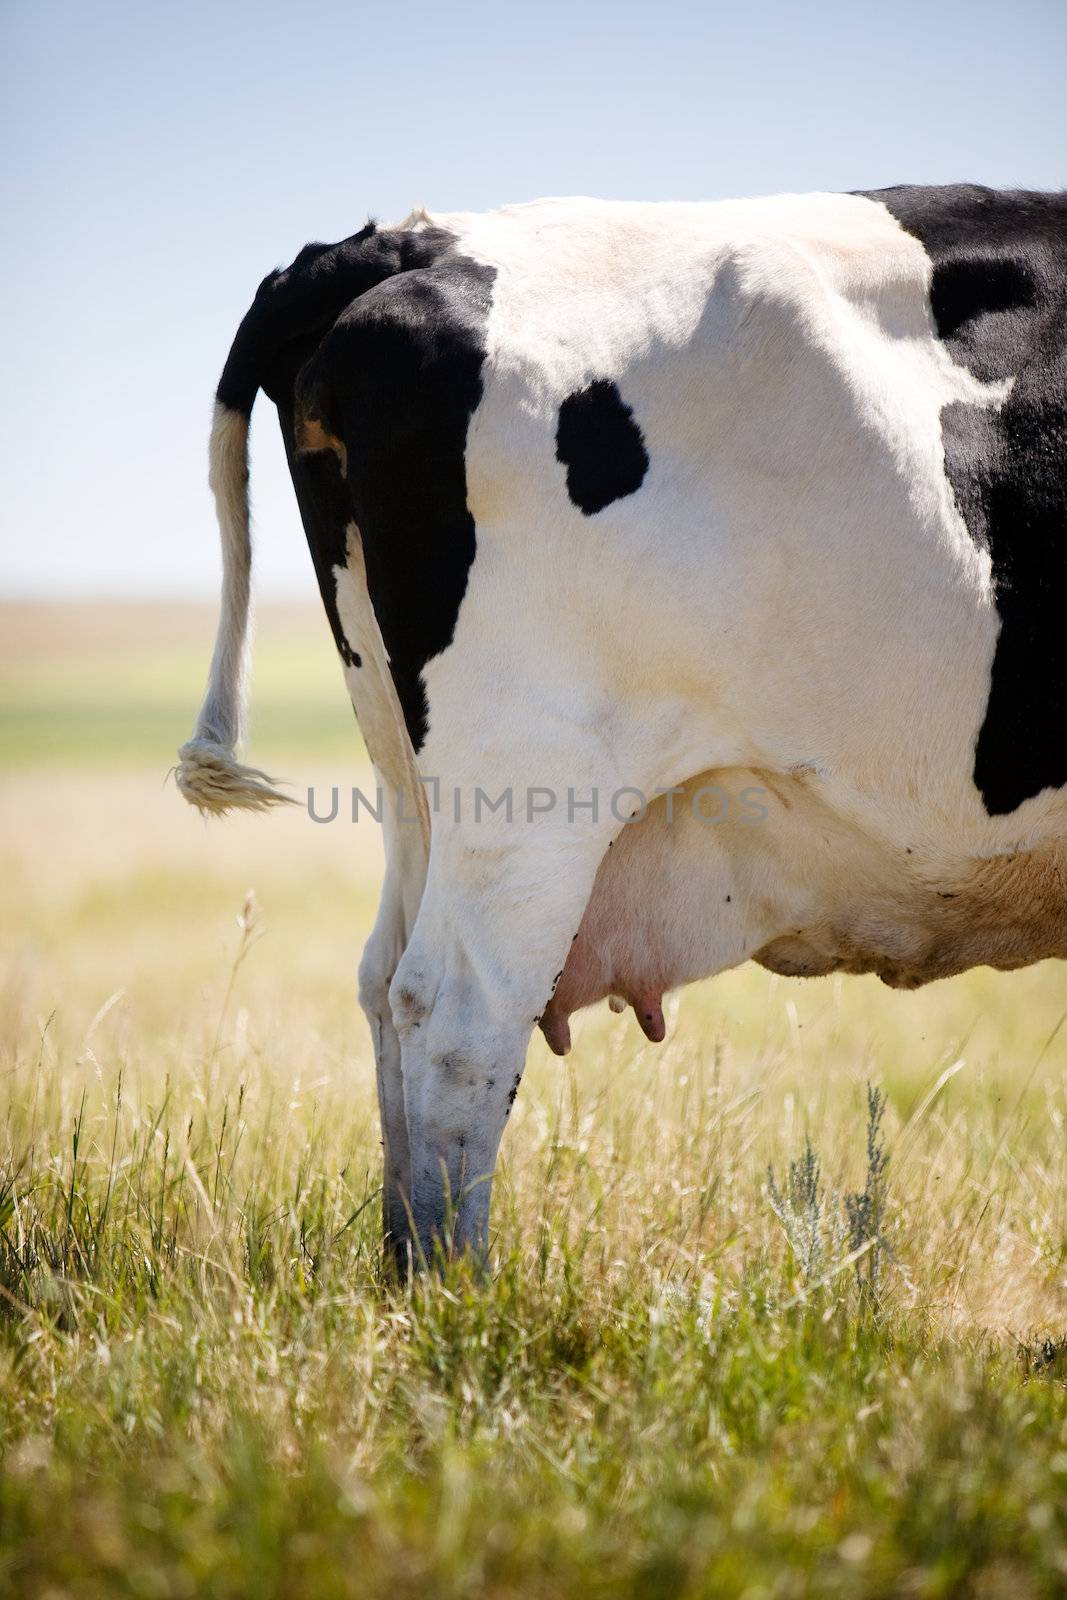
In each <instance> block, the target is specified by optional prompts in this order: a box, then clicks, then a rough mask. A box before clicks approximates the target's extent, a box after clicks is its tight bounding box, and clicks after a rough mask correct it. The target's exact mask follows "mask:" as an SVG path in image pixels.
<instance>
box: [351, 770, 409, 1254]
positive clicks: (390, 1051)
mask: <svg viewBox="0 0 1067 1600" xmlns="http://www.w3.org/2000/svg"><path fill="white" fill-rule="evenodd" d="M387 805H388V802H387ZM384 822H385V838H386V869H385V880H384V883H383V885H382V898H381V902H380V904H379V907H378V916H377V918H376V920H375V924H374V928H373V930H372V932H371V935H370V938H369V939H368V940H367V943H366V946H365V948H364V951H363V957H362V960H361V961H360V964H359V1001H360V1005H361V1006H362V1008H363V1012H364V1015H365V1016H366V1018H367V1024H368V1026H369V1028H370V1034H371V1039H372V1041H373V1044H374V1062H375V1071H376V1077H377V1087H378V1108H379V1111H380V1114H381V1125H382V1241H383V1246H384V1252H385V1263H386V1267H387V1269H390V1270H392V1271H394V1272H395V1273H397V1274H399V1275H403V1274H404V1273H405V1272H406V1271H407V1270H408V1266H409V1257H410V1249H411V1225H410V1204H409V1197H410V1194H411V1160H410V1154H409V1150H408V1132H407V1117H406V1112H405V1108H404V1082H403V1077H402V1071H401V1056H400V1039H399V1036H398V1034H397V1031H396V1027H395V1025H394V1022H393V1012H392V1007H391V1005H390V1003H389V986H390V984H391V983H392V980H393V975H394V974H395V972H396V969H397V966H398V965H399V962H400V958H401V956H402V954H403V951H404V947H405V945H406V944H407V941H408V934H409V932H410V930H411V927H412V924H413V923H414V920H415V913H416V911H417V908H418V903H419V898H420V896H421V893H422V883H423V878H424V875H425V858H424V856H423V855H422V851H421V843H420V841H415V840H411V839H407V838H405V837H404V832H405V825H404V824H401V823H398V822H397V820H396V817H395V814H393V813H392V810H391V808H390V809H387V811H386V816H385V819H384Z"/></svg>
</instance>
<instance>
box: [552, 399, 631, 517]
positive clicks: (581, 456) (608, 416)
mask: <svg viewBox="0 0 1067 1600" xmlns="http://www.w3.org/2000/svg"><path fill="white" fill-rule="evenodd" d="M556 459H557V461H560V462H562V464H563V465H564V466H565V467H566V469H567V493H568V494H569V495H570V497H571V500H572V501H573V502H574V504H575V505H576V506H577V507H578V509H579V510H580V511H582V512H584V513H585V515H586V516H587V517H591V516H593V515H594V514H595V513H596V512H597V511H603V509H604V507H605V506H609V505H611V503H612V501H613V500H622V499H623V498H624V497H625V496H626V495H628V494H636V493H637V491H638V489H640V487H641V485H642V483H643V482H644V480H645V473H646V472H647V471H648V451H647V450H646V449H645V441H644V436H643V435H642V433H641V429H640V428H639V427H638V426H637V423H636V422H635V421H634V414H633V412H632V411H631V409H630V407H629V406H628V405H627V404H626V403H625V401H624V400H623V398H622V396H621V395H620V393H619V391H618V389H617V388H616V386H615V384H613V383H611V382H609V380H608V379H606V378H598V379H597V380H596V382H595V383H591V384H589V385H588V386H587V387H586V388H585V389H578V390H576V391H575V392H574V394H569V395H568V396H567V398H566V400H564V402H563V404H562V405H561V406H560V408H559V422H558V424H557V427H556Z"/></svg>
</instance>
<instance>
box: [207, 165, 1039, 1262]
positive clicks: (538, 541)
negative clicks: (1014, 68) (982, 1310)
mask: <svg viewBox="0 0 1067 1600" xmlns="http://www.w3.org/2000/svg"><path fill="white" fill-rule="evenodd" d="M1065 342H1067V194H1043V193H1032V192H1006V191H1005V192H998V191H992V190H989V189H986V188H981V187H976V186H972V185H958V186H952V187H945V188H924V187H906V186H905V187H899V188H891V189H883V190H878V191H869V192H858V193H851V194H831V193H817V194H807V195H787V196H778V197H774V198H762V199H752V200H743V201H722V202H709V203H692V204H690V203H633V204H631V203H622V202H613V201H612V202H609V201H597V200H590V199H548V200H541V201H536V202H533V203H528V204H521V205H510V206H505V207H503V208H502V209H499V210H496V211H490V212H486V213H483V214H474V213H449V214H433V215H431V214H429V213H427V212H426V211H425V210H421V209H420V210H417V211H415V212H413V213H412V214H411V215H410V216H409V217H408V218H407V219H406V220H405V221H403V222H401V223H399V224H396V225H392V226H379V225H377V224H375V223H368V224H367V225H366V226H365V227H363V228H362V229H360V230H359V231H358V232H357V233H355V234H353V235H352V236H351V237H350V238H347V239H344V240H342V241H341V242H340V243H338V244H334V245H323V244H313V245H309V246H307V247H306V248H305V249H304V250H302V251H301V252H300V254H299V255H298V256H297V257H296V259H295V261H294V262H293V264H292V265H291V266H290V267H288V268H287V269H285V270H284V271H276V272H272V273H271V274H270V275H269V276H268V277H267V278H265V279H264V281H263V283H262V284H261V285H260V287H259V290H258V292H257V294H256V296H255V300H254V302H253V304H252V306H251V308H250V310H249V311H248V313H247V315H246V316H245V318H244V320H243V321H242V322H241V324H240V327H239V329H238V332H237V335H236V337H235V339H234V343H233V346H232V348H231V350H230V353H229V357H228V359H227V361H226V363H225V367H224V369H223V373H222V378H221V381H220V383H219V386H218V390H217V397H216V406H215V417H214V425H213V431H212V435H211V446H210V462H211V474H210V480H211V485H212V488H213V490H214V494H215V499H216V502H217V510H218V520H219V526H220V530H221V538H222V550H223V564H224V577H223V590H222V614H221V620H220V624H219V633H218V640H217V644H216V649H215V655H214V658H213V662H212V666H211V674H210V680H209V685H208V690H207V695H206V699H205V701H204V704H203V708H202V710H201V713H200V716H199V720H198V722H197V726H196V731H195V735H194V737H193V738H192V739H191V740H190V742H189V743H188V744H186V745H185V746H184V747H183V749H182V750H181V752H180V757H179V760H180V765H179V767H178V782H179V785H180V787H181V790H182V792H183V793H184V795H185V797H186V798H187V799H188V800H190V801H191V802H192V803H193V804H194V805H197V806H199V807H200V808H201V810H204V811H208V812H217V811H223V810H225V809H227V808H228V807H232V806H238V807H239V806H245V807H264V806H268V805H271V804H274V803H275V802H278V801H281V800H284V799H285V798H286V796H285V795H284V794H283V793H282V792H281V791H279V790H278V788H277V787H276V786H275V785H274V783H273V782H272V780H271V779H269V778H268V777H267V776H266V775H265V774H264V773H262V772H260V771H258V770H257V769H254V768H251V767H248V766H245V765H242V764H241V762H240V761H238V759H237V757H236V755H235V750H236V748H237V746H238V740H239V736H240V733H241V719H242V704H243V687H242V685H243V670H244V669H243V661H244V655H245V648H246V636H247V615H248V607H249V587H250V565H251V558H250V543H249V512H248V499H247V478H248V448H247V440H248V427H249V416H250V413H251V410H252V405H253V401H254V399H255V397H256V395H257V393H258V391H259V390H260V389H262V390H263V391H264V392H265V393H266V395H267V396H268V397H269V398H270V399H271V400H272V401H273V402H274V404H275V405H276V407H277V410H278V416H279V419H280V423H281V430H282V436H283V439H284V444H285V450H286V454H287V457H288V463H289V468H290V471H291V475H292V480H293V485H294V488H295V491H296V498H297V501H298V504H299V508H300V513H301V517H302V520H303V524H304V529H305V532H306V535H307V539H308V543H309V546H310V550H311V556H312V560H313V562H314V566H315V570H316V573H317V576H318V582H319V586H320V589H321V592H322V598H323V601H324V603H325V608H326V612H327V614H328V617H329V621H330V624H331V627H332V630H333V636H334V641H335V643H336V648H337V652H338V655H339V656H340V659H341V663H342V666H343V671H344V677H345V681H346V683H347V687H348V690H349V693H350V695H351V698H352V701H353V704H354V707H355V710H356V714H357V717H358V720H359V723H360V726H361V728H362V732H363V735H364V737H365V740H366V745H367V749H368V751H369V754H370V757H371V760H372V761H373V764H374V767H375V769H376V772H377V774H378V777H379V779H380V783H381V788H382V792H383V794H384V795H385V796H386V801H385V815H384V820H383V827H384V837H385V849H386V867H385V878H384V885H383V891H382V898H381V905H380V910H379V914H378V918H377V921H376V923H375V926H374V930H373V932H372V934H371V936H370V939H369V942H368V944H367V946H366V949H365V952H364V955H363V958H362V962H361V965H360V974H359V984H360V999H361V1003H362V1006H363V1008H364V1010H365V1013H366V1015H367V1018H368V1021H369V1024H370V1029H371V1033H372V1036H373V1041H374V1049H375V1057H376V1063H377V1083H378V1093H379V1099H380V1108H381V1119H382V1137H383V1148H384V1182H383V1224H384V1234H385V1239H386V1246H387V1250H388V1252H390V1254H391V1258H392V1260H393V1261H394V1262H395V1263H399V1264H403V1263H404V1262H405V1261H410V1260H411V1259H412V1258H414V1259H416V1260H419V1259H422V1258H426V1257H431V1256H432V1255H433V1254H434V1253H435V1252H447V1251H449V1250H452V1251H456V1252H464V1251H469V1252H471V1254H472V1255H473V1256H475V1257H477V1258H483V1257H484V1255H485V1252H486V1249H487V1240H488V1221H489V1201H490V1189H491V1179H492V1173H493V1169H494V1166H495V1164H496V1160H497V1154H498V1148H499V1145H500V1141H501V1136H502V1133H503V1130H504V1126H505V1123H506V1121H507V1118H508V1115H509V1112H510V1110H511V1107H512V1104H513V1103H514V1100H515V1096H516V1093H517V1091H518V1088H519V1083H520V1080H521V1077H522V1072H523V1066H524V1062H525V1058H526V1053H527V1046H528V1043H529V1040H530V1037H531V1034H532V1031H533V1029H534V1028H535V1026H536V1025H538V1024H540V1027H541V1029H542V1030H543V1032H544V1034H545V1036H546V1038H547V1040H548V1042H549V1044H550V1045H551V1047H552V1048H553V1050H555V1051H557V1052H560V1053H562V1052H564V1051H566V1049H567V1048H568V1046H569V1043H570V1035H569V1025H568V1019H569V1017H570V1016H571V1014H572V1013H573V1012H575V1011H577V1010H578V1009H580V1008H582V1007H585V1006H588V1005H591V1004H592V1003H594V1002H596V1001H599V1000H601V999H604V998H607V999H608V1000H609V1001H610V1003H611V1004H612V1005H613V1007H615V1008H616V1009H618V1008H620V1007H622V1006H625V1005H627V1004H628V1005H632V1006H633V1008H634V1010H635V1012H636V1014H637V1018H638V1021H639V1022H640V1024H641V1026H642V1028H643V1029H644V1031H645V1033H646V1034H647V1035H648V1037H649V1038H651V1039H653V1040H658V1039H661V1038H662V1037H663V1034H664V1018H663V1010H662V1002H663V996H664V994H665V993H666V992H667V991H668V990H671V989H675V988H677V987H679V986H680V985H682V984H685V983H688V982H690V981H692V980H694V979H697V978H702V977H706V976H710V975H713V974H715V973H718V972H722V971H723V970H724V969H726V968H730V967H733V966H735V965H737V964H739V963H741V962H744V961H746V960H748V959H754V960H755V961H757V962H760V963H762V964H763V966H764V967H766V968H769V969H770V970H771V971H772V972H776V973H785V974H793V975H800V976H803V975H816V974H823V973H829V972H847V973H876V974H878V975H879V976H880V977H881V978H882V979H884V981H885V982H886V983H888V984H891V985H893V986H896V987H898V988H902V989H910V988H913V987H915V986H917V985H920V984H924V983H927V982H929V981H930V980H932V979H936V978H943V977H946V976H948V975H950V974H953V973H959V972H962V971H964V970H965V969H967V968H970V967H972V966H975V965H976V964H988V965H991V966H993V967H998V968H1002V969H1010V968H1015V967H1019V966H1023V965H1025V964H1027V963H1030V962H1033V961H1037V960H1040V959H1043V958H1045V957H1050V956H1058V957H1062V956H1065V955H1067V791H1065V786H1067V737H1065V729H1067V630H1065V627H1064V610H1065V606H1067V527H1065V525H1064V512H1065V503H1067V496H1065V472H1067V425H1065V419H1067V362H1065Z"/></svg>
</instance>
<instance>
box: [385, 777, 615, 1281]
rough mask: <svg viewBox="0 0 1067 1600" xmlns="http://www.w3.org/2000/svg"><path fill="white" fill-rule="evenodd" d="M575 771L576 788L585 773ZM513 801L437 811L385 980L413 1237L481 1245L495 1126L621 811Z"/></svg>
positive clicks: (478, 1251) (499, 1127) (508, 1103)
mask: <svg viewBox="0 0 1067 1600" xmlns="http://www.w3.org/2000/svg"><path fill="white" fill-rule="evenodd" d="M591 781H592V780H591V779H590V777H589V776H585V779H584V786H583V787H584V792H585V793H588V792H589V788H590V785H591ZM522 795H523V792H522V791H519V790H518V789H516V790H515V803H516V811H515V814H514V816H513V818H512V820H511V821H510V822H509V821H507V820H506V819H504V818H502V817H499V816H498V817H496V818H494V819H492V821H487V820H486V819H485V818H482V819H481V820H480V821H474V820H470V821H467V822H464V823H462V824H456V823H455V822H454V821H452V820H449V821H448V822H447V823H446V822H445V821H444V819H443V817H441V816H438V817H436V818H435V820H434V829H433V844H432V847H431V851H430V863H429V871H428V876H427V882H426V889H425V892H424V894H423V898H422V903H421V906H420V908H419V914H418V917H417V919H416V922H415V927H414V930H413V933H412V937H411V940H410V942H409V944H408V946H407V948H406V950H405V952H404V955H403V957H402V959H401V961H400V965H399V967H398V969H397V972H396V975H395V977H394V979H393V983H392V987H391V990H390V1001H391V1006H392V1013H393V1017H394V1020H395V1023H396V1027H397V1030H398V1033H399V1037H400V1043H401V1051H402V1061H403V1076H404V1097H405V1105H406V1111H407V1131H408V1142H409V1155H410V1162H411V1211H412V1218H413V1222H414V1227H415V1237H416V1243H417V1245H418V1247H419V1248H420V1250H421V1251H422V1252H423V1254H424V1255H425V1256H426V1257H427V1258H432V1256H433V1253H434V1252H435V1250H436V1249H438V1248H439V1247H441V1248H443V1249H444V1250H445V1251H446V1252H450V1251H456V1252H463V1251H465V1250H469V1251H470V1252H471V1253H472V1254H473V1255H474V1256H476V1257H478V1256H481V1255H483V1254H484V1252H485V1249H486V1246H487V1243H488V1221H489V1199H490V1189H491V1182H492V1174H493V1169H494V1166H495V1163H496V1157H497V1151H498V1147H499V1144H500V1139H501V1135H502V1133H503V1131H504V1126H505V1123H506V1121H507V1118H508V1115H509V1113H510V1111H511V1107H512V1105H513V1103H514V1100H515V1096H516V1093H517V1091H518V1087H519V1081H520V1079H521V1077H522V1072H523V1067H524V1064H525V1059H526V1050H527V1045H528V1043H529V1039H530V1035H531V1032H532V1031H533V1028H534V1026H535V1025H536V1023H537V1021H538V1019H539V1017H540V1015H541V1013H542V1012H543V1011H544V1009H545V1007H546V1005H547V1004H548V1001H549V999H550V997H551V994H552V990H553V987H554V985H555V983H556V982H557V981H558V979H559V976H560V973H561V971H562V969H563V966H564V964H565V961H566V956H567V951H568V949H569V947H570V944H571V941H572V939H573V938H574V936H575V933H576V930H577V928H578V925H579V923H580V921H581V918H582V913H583V910H584V908H585V904H586V901H587V899H588V896H589V892H590V888H591V886H592V883H593V879H594V877H595V875H596V869H597V864H598V862H599V861H600V859H601V857H602V855H603V853H604V850H605V849H606V847H607V844H608V841H609V839H610V836H611V834H612V833H613V832H616V831H617V830H618V827H619V823H618V822H617V821H616V820H614V819H612V818H610V817H609V818H608V819H606V820H602V821H600V822H599V823H594V822H592V821H590V820H588V819H585V820H575V819H568V817H567V815H566V811H565V808H564V807H562V806H561V810H560V814H555V813H554V814H553V815H551V816H544V815H536V816H533V817H532V818H530V819H528V818H527V816H526V815H525V813H524V811H523V805H524V801H523V798H522Z"/></svg>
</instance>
